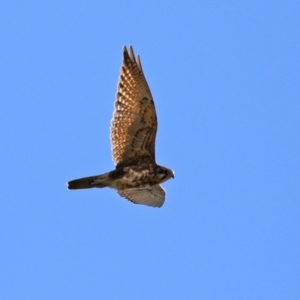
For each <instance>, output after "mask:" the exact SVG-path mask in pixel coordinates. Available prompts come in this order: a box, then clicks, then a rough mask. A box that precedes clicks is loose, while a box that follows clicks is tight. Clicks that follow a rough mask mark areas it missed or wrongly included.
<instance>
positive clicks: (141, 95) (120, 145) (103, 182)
mask: <svg viewBox="0 0 300 300" xmlns="http://www.w3.org/2000/svg"><path fill="white" fill-rule="evenodd" d="M156 131H157V117H156V111H155V106H154V102H153V98H152V95H151V92H150V89H149V86H148V83H147V81H146V78H145V75H144V72H143V69H142V65H141V60H140V57H139V56H135V55H134V53H133V49H132V46H130V47H129V51H128V50H127V48H126V47H125V46H124V47H123V64H122V66H121V71H120V78H119V83H118V88H117V94H116V101H115V111H114V113H113V118H112V121H111V133H110V139H111V146H112V154H113V160H114V162H115V170H113V171H110V172H108V173H105V174H102V175H96V176H90V177H85V178H80V179H75V180H72V181H69V182H68V183H67V186H68V188H69V189H70V190H76V189H87V188H93V187H96V188H104V187H110V188H113V189H116V190H117V192H118V193H119V195H120V196H122V197H125V198H126V199H128V200H130V201H131V202H133V203H136V204H144V205H149V206H153V207H161V206H162V205H163V204H164V201H165V195H166V193H165V190H164V189H163V188H162V187H161V185H160V184H161V183H163V182H165V181H167V180H169V179H170V178H174V172H173V171H172V170H171V169H168V168H166V167H162V166H160V165H158V164H156V161H155V137H156Z"/></svg>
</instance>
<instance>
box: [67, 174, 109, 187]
mask: <svg viewBox="0 0 300 300" xmlns="http://www.w3.org/2000/svg"><path fill="white" fill-rule="evenodd" d="M108 174H109V173H105V174H103V175H97V176H90V177H84V178H80V179H75V180H71V181H69V182H68V183H67V186H68V189H69V190H78V189H89V188H93V187H97V188H104V187H106V186H109V185H108V183H109V180H110V179H109V176H108Z"/></svg>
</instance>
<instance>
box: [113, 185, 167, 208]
mask: <svg viewBox="0 0 300 300" xmlns="http://www.w3.org/2000/svg"><path fill="white" fill-rule="evenodd" d="M118 193H119V195H120V196H122V197H125V198H126V199H128V200H130V201H131V202H133V203H136V204H144V205H149V206H154V207H161V206H162V205H163V204H164V202H165V196H166V192H165V190H164V189H163V188H162V187H161V186H160V185H153V186H151V187H143V188H131V189H127V190H122V191H118Z"/></svg>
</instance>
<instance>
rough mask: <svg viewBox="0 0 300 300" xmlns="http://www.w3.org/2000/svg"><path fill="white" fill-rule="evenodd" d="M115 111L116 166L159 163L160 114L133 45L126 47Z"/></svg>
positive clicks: (112, 139) (112, 131) (113, 143)
mask: <svg viewBox="0 0 300 300" xmlns="http://www.w3.org/2000/svg"><path fill="white" fill-rule="evenodd" d="M123 55H124V58H123V65H122V67H121V74H120V78H119V84H118V91H117V95H116V97H117V99H116V101H115V111H114V114H113V119H112V122H111V143H112V152H113V159H114V161H115V164H116V165H129V164H132V163H136V162H142V161H145V160H146V161H153V162H155V136H156V131H157V117H156V112H155V106H154V102H153V99H152V95H151V92H150V89H149V86H148V83H147V81H146V79H145V76H144V72H143V69H142V65H141V61H140V58H139V56H137V57H135V56H134V53H133V49H132V47H131V46H130V48H129V52H128V51H127V49H126V47H125V46H124V48H123Z"/></svg>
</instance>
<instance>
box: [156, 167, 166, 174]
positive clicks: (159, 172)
mask: <svg viewBox="0 0 300 300" xmlns="http://www.w3.org/2000/svg"><path fill="white" fill-rule="evenodd" d="M157 173H158V174H165V170H163V169H161V168H158V169H157Z"/></svg>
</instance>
